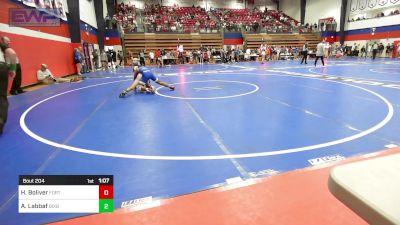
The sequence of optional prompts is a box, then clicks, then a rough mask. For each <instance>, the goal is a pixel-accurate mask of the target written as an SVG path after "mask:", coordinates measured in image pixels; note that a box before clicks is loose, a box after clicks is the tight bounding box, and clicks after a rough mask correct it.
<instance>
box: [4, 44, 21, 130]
mask: <svg viewBox="0 0 400 225" xmlns="http://www.w3.org/2000/svg"><path fill="white" fill-rule="evenodd" d="M3 41H4V39H3V38H1V39H0V49H1V50H0V135H2V134H3V129H4V125H5V124H6V122H7V117H8V100H7V89H8V78H9V77H10V78H14V77H15V74H16V71H17V54H16V53H15V51H14V50H13V49H12V48H10V47H8V44H6V43H4V42H3Z"/></svg>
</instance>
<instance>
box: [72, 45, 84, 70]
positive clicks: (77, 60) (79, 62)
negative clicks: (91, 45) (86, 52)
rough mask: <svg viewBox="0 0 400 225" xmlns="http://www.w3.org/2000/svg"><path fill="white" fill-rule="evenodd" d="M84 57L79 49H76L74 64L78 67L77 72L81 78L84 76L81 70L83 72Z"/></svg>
mask: <svg viewBox="0 0 400 225" xmlns="http://www.w3.org/2000/svg"><path fill="white" fill-rule="evenodd" d="M82 60H83V59H82V55H81V53H80V50H79V48H75V49H74V63H75V66H76V72H77V74H78V75H79V76H82V73H81V70H82Z"/></svg>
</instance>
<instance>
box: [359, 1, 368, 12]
mask: <svg viewBox="0 0 400 225" xmlns="http://www.w3.org/2000/svg"><path fill="white" fill-rule="evenodd" d="M358 8H359V9H360V10H364V9H365V8H367V0H359V1H358Z"/></svg>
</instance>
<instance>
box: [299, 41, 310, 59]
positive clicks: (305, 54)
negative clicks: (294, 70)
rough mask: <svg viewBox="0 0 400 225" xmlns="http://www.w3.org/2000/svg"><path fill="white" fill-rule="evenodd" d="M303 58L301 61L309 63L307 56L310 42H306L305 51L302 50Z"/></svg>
mask: <svg viewBox="0 0 400 225" xmlns="http://www.w3.org/2000/svg"><path fill="white" fill-rule="evenodd" d="M301 53H302V55H303V58H302V59H301V63H300V64H303V62H305V64H307V56H308V43H307V42H306V43H304V45H303V51H301Z"/></svg>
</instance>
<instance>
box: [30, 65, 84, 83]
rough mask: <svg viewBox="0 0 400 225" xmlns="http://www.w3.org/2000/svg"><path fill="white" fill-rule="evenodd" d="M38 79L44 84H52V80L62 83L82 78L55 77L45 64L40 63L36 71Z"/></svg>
mask: <svg viewBox="0 0 400 225" xmlns="http://www.w3.org/2000/svg"><path fill="white" fill-rule="evenodd" d="M37 79H38V81H40V82H42V83H44V84H53V83H54V82H57V83H63V82H76V81H80V80H82V78H80V77H76V78H72V79H67V78H55V77H54V76H53V74H52V73H51V72H50V70H49V69H48V67H47V65H46V64H42V65H41V67H40V70H38V72H37Z"/></svg>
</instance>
